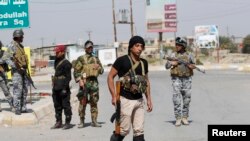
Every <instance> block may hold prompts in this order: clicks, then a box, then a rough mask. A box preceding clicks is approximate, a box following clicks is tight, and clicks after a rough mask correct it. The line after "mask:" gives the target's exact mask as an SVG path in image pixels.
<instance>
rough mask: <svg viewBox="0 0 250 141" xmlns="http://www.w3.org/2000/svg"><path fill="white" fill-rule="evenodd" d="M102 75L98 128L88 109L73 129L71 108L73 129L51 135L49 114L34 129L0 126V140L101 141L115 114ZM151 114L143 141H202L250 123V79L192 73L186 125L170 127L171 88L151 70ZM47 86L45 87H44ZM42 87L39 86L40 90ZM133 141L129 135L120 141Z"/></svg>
mask: <svg viewBox="0 0 250 141" xmlns="http://www.w3.org/2000/svg"><path fill="white" fill-rule="evenodd" d="M106 77H107V73H105V74H104V75H102V76H100V78H99V82H100V101H99V104H98V105H99V118H98V121H99V123H101V124H102V128H94V127H91V126H90V122H91V120H90V119H91V118H90V111H89V106H88V107H87V110H86V114H87V115H86V127H85V128H82V129H78V128H77V124H78V123H79V118H78V114H77V106H78V103H77V101H75V102H74V103H72V108H73V120H72V126H73V128H72V129H69V130H66V131H65V130H61V129H58V130H50V127H51V126H52V125H53V124H54V122H55V118H54V114H53V113H52V114H50V115H48V116H47V117H45V118H44V119H42V120H41V121H40V123H39V124H37V125H30V126H24V127H0V135H1V137H0V139H1V140H6V141H7V140H8V141H24V140H29V141H30V140H34V141H45V140H46V141H80V140H88V141H105V140H109V138H110V135H111V133H112V131H113V129H114V124H111V123H110V121H109V119H110V116H111V115H112V113H113V112H114V107H113V106H112V105H111V97H110V94H109V91H108V87H107V82H106ZM149 77H150V81H151V94H152V98H153V105H154V109H153V112H151V113H146V114H145V115H146V116H145V139H146V141H156V140H157V141H206V140H207V126H208V124H249V117H250V113H249V112H248V111H249V107H250V102H249V99H250V93H249V83H250V74H249V73H242V72H237V71H234V70H227V71H219V70H217V71H207V72H206V74H205V75H204V74H202V73H199V72H197V71H195V76H194V77H193V86H192V98H191V99H192V100H191V107H190V119H189V120H190V122H191V124H190V125H189V126H181V127H175V126H174V122H175V118H174V113H173V103H172V93H171V92H172V86H171V80H170V77H169V71H154V72H150V74H149ZM48 85H49V84H48ZM41 87H44V86H41ZM131 140H132V132H131V133H130V134H129V135H128V136H127V137H126V138H125V139H124V141H131Z"/></svg>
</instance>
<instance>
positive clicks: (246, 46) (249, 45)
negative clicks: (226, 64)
mask: <svg viewBox="0 0 250 141" xmlns="http://www.w3.org/2000/svg"><path fill="white" fill-rule="evenodd" d="M242 52H243V53H250V35H247V36H246V37H245V38H244V40H243V49H242Z"/></svg>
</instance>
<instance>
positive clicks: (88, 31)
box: [86, 30, 92, 40]
mask: <svg viewBox="0 0 250 141" xmlns="http://www.w3.org/2000/svg"><path fill="white" fill-rule="evenodd" d="M86 32H87V33H88V37H89V40H91V33H92V31H91V30H87V31H86Z"/></svg>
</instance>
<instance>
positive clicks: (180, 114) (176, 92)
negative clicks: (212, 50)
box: [165, 37, 195, 126]
mask: <svg viewBox="0 0 250 141" xmlns="http://www.w3.org/2000/svg"><path fill="white" fill-rule="evenodd" d="M175 43H176V52H175V53H173V54H172V55H171V56H170V57H172V58H176V59H180V60H183V61H185V62H188V65H185V64H183V63H179V62H178V61H167V63H166V65H165V67H166V69H170V73H171V79H172V85H173V103H174V114H175V118H176V122H175V126H180V125H181V123H182V124H184V125H189V122H188V117H189V105H190V101H191V84H192V75H193V69H194V68H195V66H194V58H193V55H192V54H190V53H188V52H186V47H187V42H186V40H185V39H183V38H180V37H177V38H176V40H175Z"/></svg>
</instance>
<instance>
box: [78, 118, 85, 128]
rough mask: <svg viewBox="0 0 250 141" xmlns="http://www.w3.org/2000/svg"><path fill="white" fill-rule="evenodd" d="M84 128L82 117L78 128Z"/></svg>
mask: <svg viewBox="0 0 250 141" xmlns="http://www.w3.org/2000/svg"><path fill="white" fill-rule="evenodd" d="M83 127H84V118H83V117H80V124H79V125H78V128H83Z"/></svg>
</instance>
